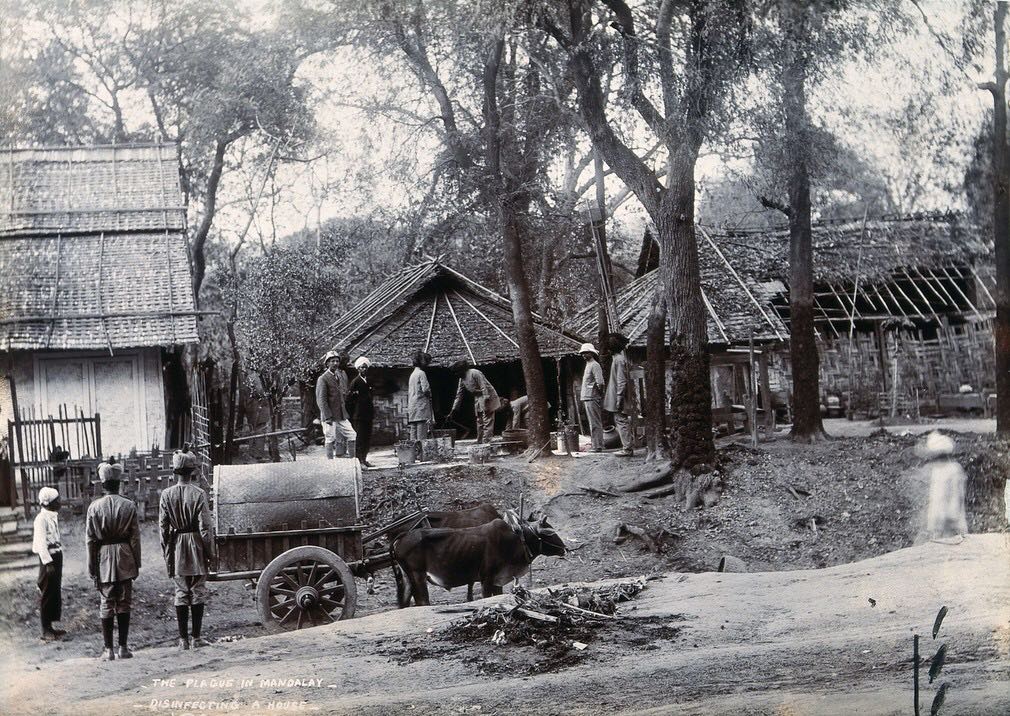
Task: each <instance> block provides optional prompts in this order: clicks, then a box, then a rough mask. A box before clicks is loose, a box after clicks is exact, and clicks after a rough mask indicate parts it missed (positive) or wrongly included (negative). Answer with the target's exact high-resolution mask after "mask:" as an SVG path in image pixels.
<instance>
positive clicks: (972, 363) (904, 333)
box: [820, 319, 995, 411]
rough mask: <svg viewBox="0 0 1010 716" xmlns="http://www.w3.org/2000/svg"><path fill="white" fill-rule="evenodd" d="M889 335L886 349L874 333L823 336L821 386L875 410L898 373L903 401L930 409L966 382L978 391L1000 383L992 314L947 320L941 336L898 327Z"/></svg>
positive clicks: (899, 396) (861, 407)
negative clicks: (965, 320) (973, 319)
mask: <svg viewBox="0 0 1010 716" xmlns="http://www.w3.org/2000/svg"><path fill="white" fill-rule="evenodd" d="M883 339H884V349H883V351H881V349H880V346H879V342H878V338H877V335H876V334H873V333H857V334H855V335H854V336H853V339H852V341H851V343H850V341H849V338H848V337H847V336H843V337H841V338H837V339H834V340H827V341H824V342H822V343H821V344H820V372H821V391H822V392H823V393H825V394H828V393H833V394H849V395H852V396H853V401H854V408H855V409H856V410H870V411H872V410H873V409H874V407H876V406H877V404H878V403H879V400H880V399H879V395H878V394H879V393H881V392H883V389H884V386H885V384H886V388H887V390H886V392H887V393H888V395H889V396H890V395H891V394H892V392H893V381H894V378H895V375H897V384H898V388H897V391H896V392H897V395H896V398H897V399H898V402H899V404H901V405H910V404H911V403H913V402H916V401H917V402H918V404H919V405H920V406H922V408H923V410H927V411H928V408H929V405H930V404H932V405H938V404H939V397H940V396H941V395H945V394H956V393H957V392H958V390H959V388H960V387H961V386H962V385H970V386H972V388H973V389H974V390H975V391H992V390H993V389H994V388H995V379H994V375H995V372H994V371H995V365H994V360H993V333H992V320H991V319H983V320H982V321H978V322H969V323H963V324H960V325H953V326H952V325H950V324H949V323H946V322H944V323H943V324H942V325H941V326H940V327H939V328H938V330H937V335H936V337H935V338H924V337H923V336H922V334H921V333H920V332H919V331H916V330H898V331H885V332H883ZM896 363H897V364H896ZM882 368H883V371H882ZM884 371H886V375H882V372H884ZM889 399H890V398H888V400H889Z"/></svg>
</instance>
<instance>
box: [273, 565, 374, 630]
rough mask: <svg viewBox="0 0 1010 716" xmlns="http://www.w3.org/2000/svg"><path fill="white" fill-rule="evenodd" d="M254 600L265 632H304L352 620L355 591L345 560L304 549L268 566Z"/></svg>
mask: <svg viewBox="0 0 1010 716" xmlns="http://www.w3.org/2000/svg"><path fill="white" fill-rule="evenodd" d="M256 601H257V602H258V603H259V611H260V617H261V619H262V621H263V626H265V627H266V628H267V629H270V630H273V631H278V630H283V629H305V628H308V627H312V626H318V625H320V624H329V623H331V622H335V621H337V620H339V619H350V618H351V617H353V616H354V608H355V606H356V605H357V601H358V591H357V588H356V587H355V586H354V576H353V575H352V574H351V570H350V569H348V567H347V564H346V563H345V562H344V560H342V559H341V558H340V557H339V556H338V555H336V554H334V553H333V552H331V551H330V550H328V549H323V548H322V547H313V546H305V547H295V548H294V549H290V550H288V551H287V552H285V553H284V554H282V555H280V556H279V557H277V558H276V559H274V561H272V562H271V563H270V564H268V565H267V567H266V569H264V570H263V573H262V574H260V578H259V584H258V585H257V586H256Z"/></svg>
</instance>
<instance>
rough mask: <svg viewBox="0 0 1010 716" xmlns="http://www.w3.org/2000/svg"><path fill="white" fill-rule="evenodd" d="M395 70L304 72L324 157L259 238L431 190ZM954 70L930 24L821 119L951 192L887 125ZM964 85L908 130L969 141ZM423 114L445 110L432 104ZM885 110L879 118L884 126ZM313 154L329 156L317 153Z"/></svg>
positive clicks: (737, 167)
mask: <svg viewBox="0 0 1010 716" xmlns="http://www.w3.org/2000/svg"><path fill="white" fill-rule="evenodd" d="M896 1H899V0H896ZM903 1H905V2H910V0H903ZM246 6H247V7H249V8H250V9H251V10H253V11H255V13H254V18H253V20H252V27H250V29H252V30H255V29H260V28H264V27H268V26H269V24H270V23H271V22H272V21H273V17H272V14H271V12H270V10H269V8H270V7H271V3H270V2H269V0H248V2H247V3H246ZM921 6H922V8H923V10H924V12H925V13H926V14H927V15H928V16H929V20H930V23H931V25H932V26H933V27H934V28H935V29H937V30H938V31H941V32H943V31H952V30H953V29H954V28H956V26H957V23H958V21H959V19H960V15H961V13H962V10H961V3H959V2H945V1H944V0H922V2H921ZM26 32H27V33H28V34H29V35H37V36H39V37H41V36H42V35H43V34H44V33H45V32H46V28H44V27H42V26H28V27H26ZM0 51H2V50H0ZM395 67H397V66H396V65H395V64H394V62H393V61H390V62H389V63H387V65H386V66H385V67H382V68H376V67H374V66H373V65H372V64H371V62H370V61H363V60H362V58H361V57H360V56H357V55H355V53H354V52H352V51H350V50H347V49H342V50H338V51H335V52H332V53H328V54H326V55H323V56H316V57H314V58H312V59H310V60H309V61H307V62H306V63H305V64H304V65H303V66H302V67H301V68H300V70H299V73H298V79H299V81H300V82H302V83H304V84H305V85H306V86H308V87H310V88H311V91H312V96H313V98H314V101H315V102H316V119H317V122H318V129H319V132H320V139H321V140H322V141H320V142H319V144H320V146H324V147H325V156H320V157H319V158H318V159H316V160H315V161H313V162H310V163H298V164H290V165H284V166H283V167H282V168H281V169H280V171H279V172H278V177H277V185H276V186H274V185H271V186H268V187H265V188H266V190H267V191H266V195H267V196H269V195H270V194H271V191H272V190H275V189H276V190H277V197H278V201H277V202H275V203H273V204H271V201H269V200H268V199H263V200H261V201H260V202H259V203H258V205H257V210H256V212H255V215H254V220H253V224H252V232H253V234H254V235H255V236H256V237H264V239H266V240H269V237H272V236H273V235H274V234H276V235H279V236H284V235H286V234H290V233H292V232H294V231H300V230H304V229H309V230H314V229H315V228H316V227H317V225H318V224H319V223H320V222H325V221H326V220H327V219H330V218H333V217H354V216H363V215H369V214H371V213H372V212H374V211H375V210H376V209H377V208H379V209H382V210H384V211H386V212H388V213H391V214H395V213H396V212H397V211H399V210H402V209H404V208H405V207H406V206H407V205H408V204H409V202H410V201H411V200H416V199H417V197H418V196H419V195H420V193H421V192H423V190H424V188H426V181H427V178H428V173H429V172H430V169H431V165H432V162H433V159H434V157H435V156H436V155H437V153H438V150H439V146H438V142H437V139H436V138H435V137H434V135H433V133H431V132H428V131H424V130H423V129H418V128H416V127H411V126H408V125H405V124H403V123H400V122H396V121H394V120H392V119H389V118H383V117H381V116H376V115H375V114H374V113H369V112H367V111H365V110H364V109H362V108H361V105H362V104H363V103H366V102H367V101H368V99H369V98H370V96H381V95H382V94H383V92H382V90H383V89H384V87H383V85H384V83H387V82H390V81H396V82H398V83H399V84H401V85H403V86H404V87H408V88H410V87H412V86H413V85H415V84H416V82H415V80H414V79H413V78H412V76H411V75H410V74H409V73H408V72H406V71H405V70H404V69H403V68H402V66H399V70H396V69H392V68H395ZM945 73H946V74H951V62H950V60H949V58H947V57H946V56H945V55H944V53H943V51H942V50H941V48H940V47H939V45H938V43H937V42H936V40H935V39H934V37H933V36H931V35H930V34H929V33H928V32H926V31H925V26H924V25H921V26H919V27H918V31H917V32H915V33H912V34H910V35H909V36H907V37H905V38H903V39H902V41H901V43H900V45H899V46H898V47H896V48H895V51H894V56H893V57H892V58H889V59H887V61H884V62H881V63H880V64H879V65H877V66H866V65H862V64H860V63H857V62H849V63H846V64H844V65H842V66H840V67H838V68H836V71H834V72H830V73H828V77H827V79H826V80H825V81H824V82H823V83H822V84H821V85H820V86H819V87H818V88H816V89H815V90H814V91H813V93H812V97H811V106H812V108H813V113H814V115H815V118H816V119H817V120H818V121H820V122H822V123H823V124H824V125H825V126H826V127H828V128H829V129H831V130H833V131H834V132H835V133H836V134H837V135H838V136H840V137H843V138H844V139H845V141H847V142H848V143H849V144H851V145H852V146H853V147H854V148H855V149H857V150H858V151H859V152H860V153H861V154H863V155H865V156H867V157H868V158H872V159H873V161H874V162H875V163H876V164H877V165H878V166H879V167H881V168H882V170H883V171H884V173H885V174H887V175H888V177H890V178H892V179H893V180H894V182H895V184H896V185H900V184H901V182H902V181H903V180H906V179H907V177H908V176H909V175H911V174H915V173H916V172H918V173H920V174H921V173H923V172H925V173H926V175H927V176H928V177H930V178H931V180H932V183H933V184H937V185H942V184H943V181H944V178H943V177H940V176H937V174H936V172H935V171H934V170H935V167H936V166H939V164H940V163H938V162H934V161H933V159H934V158H933V157H931V156H929V155H930V154H931V153H932V152H933V151H935V150H936V149H937V147H936V146H931V142H932V144H935V141H933V138H931V137H929V136H926V137H920V138H919V141H918V144H915V143H914V142H913V143H911V148H910V147H909V144H908V143H907V142H906V145H905V146H902V144H901V143H900V142H899V139H898V138H897V137H896V136H895V128H894V127H893V126H888V123H887V122H886V121H885V120H886V118H887V117H889V116H892V115H893V114H894V113H896V112H898V111H900V110H901V108H902V107H903V106H904V105H905V104H906V103H907V102H908V101H909V100H914V99H915V98H916V96H917V94H918V93H920V92H921V91H922V88H923V87H927V88H928V87H930V86H932V85H933V84H935V83H936V82H937V81H938V78H939V77H941V76H942V75H943V74H945ZM958 79H959V81H958V82H956V83H955V85H956V91H955V92H953V93H952V94H950V95H948V96H943V97H940V98H938V99H937V101H936V102H935V103H934V104H932V105H930V106H928V107H925V108H923V113H922V116H921V117H915V116H913V117H908V118H907V119H906V121H905V122H903V123H902V122H899V123H898V124H897V126H898V128H899V131H902V130H908V129H914V128H916V127H917V126H918V125H922V126H933V125H935V124H939V125H943V126H955V125H956V126H957V127H958V129H959V132H960V136H962V137H964V138H967V137H970V136H973V133H974V131H976V129H977V127H978V126H979V124H980V122H981V120H982V117H983V116H984V112H985V110H986V108H987V106H989V105H991V99H990V97H989V95H988V93H986V92H982V91H979V90H978V89H977V88H975V86H974V82H975V81H978V80H984V79H985V77H983V76H978V77H964V78H958ZM134 99H135V101H136V103H137V104H136V107H134V108H130V107H128V108H127V112H128V122H129V121H130V119H131V116H133V115H136V116H138V117H139V115H140V114H141V113H142V112H143V111H144V109H145V108H146V106H145V105H144V103H143V98H142V97H137V98H134ZM422 111H426V112H427V113H430V114H431V115H432V116H433V115H434V114H435V111H434V108H433V107H428V108H427V109H426V110H422ZM874 114H876V115H878V117H879V118H880V119H879V121H878V120H877V119H874V118H873V115H874ZM138 121H139V120H138ZM641 143H642V144H645V142H644V141H643V142H641ZM709 149H711V148H709ZM940 150H941V151H940V152H939V154H940V159H942V160H943V162H942V163H944V164H953V165H955V166H957V165H958V164H960V163H963V161H964V159H965V156H964V150H965V147H964V146H962V145H958V144H957V143H956V142H944V144H943V146H942V147H940ZM309 153H310V154H313V155H316V156H318V155H319V152H317V151H310V152H309ZM934 165H935V166H934ZM258 171H259V169H256V168H251V169H250V171H248V172H244V171H243V172H238V173H232V174H229V175H227V178H226V180H225V182H224V185H223V187H222V195H221V202H220V203H221V207H222V208H221V210H220V214H219V219H218V221H217V222H216V225H217V227H218V229H219V231H221V233H222V235H223V236H224V237H225V238H226V239H228V238H229V237H234V236H236V235H237V234H238V233H239V232H240V231H241V229H242V227H243V226H244V225H245V224H246V221H247V219H248V215H249V214H248V212H249V207H250V205H251V203H252V202H251V197H253V196H255V195H256V194H257V193H258V189H259V187H260V185H261V183H262V181H263V177H262V175H261V174H258V173H257V172H258ZM741 171H746V160H743V159H733V158H727V157H726V156H725V155H724V154H717V153H713V152H711V151H703V155H702V157H701V159H700V160H699V162H698V166H697V172H696V178H697V180H698V181H699V186H701V187H705V186H707V185H710V184H712V183H713V182H717V181H719V180H720V179H721V178H723V177H725V176H727V175H728V174H730V175H731V174H734V173H739V172H741ZM958 171H959V170H958ZM955 173H956V172H955ZM404 174H405V175H406V178H405V179H404V178H403V175H404ZM956 178H957V177H956V176H953V175H952V176H951V177H949V179H951V180H953V179H956ZM620 188H621V187H620V183H619V181H618V180H617V179H616V178H613V177H612V178H610V179H609V180H608V192H609V193H611V194H613V193H616V192H617V191H619V190H620ZM916 208H918V209H924V208H925V209H947V208H955V209H962V208H964V207H963V203H962V202H961V201H960V197H959V196H958V195H957V194H956V193H954V194H952V193H950V192H947V191H943V190H940V189H938V188H937V187H936V186H933V187H932V188H930V190H929V192H928V193H927V194H926V195H925V196H923V197H922V198H921V199H920V201H919V205H918V206H917V207H916ZM614 220H615V221H616V222H618V223H619V224H620V225H621V227H622V228H624V229H626V230H627V231H629V232H630V233H632V234H638V233H639V232H640V230H641V228H642V227H643V226H644V223H645V218H644V215H643V212H642V211H641V208H640V207H639V206H638V205H637V203H636V202H635V201H634V200H631V201H628V202H626V203H625V204H624V205H623V206H622V208H621V210H620V211H619V212H618V214H617V216H616V217H615V219H614Z"/></svg>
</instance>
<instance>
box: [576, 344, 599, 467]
mask: <svg viewBox="0 0 1010 716" xmlns="http://www.w3.org/2000/svg"><path fill="white" fill-rule="evenodd" d="M579 354H580V355H581V356H582V357H583V359H585V361H586V368H585V370H583V371H582V390H581V391H580V393H579V400H581V401H582V405H584V406H585V408H586V415H587V416H588V417H589V436H590V439H591V440H592V444H593V452H603V366H601V365H600V354H599V353H598V352H597V350H596V347H595V346H594V345H593V344H592V343H583V344H582V345H581V346H580V347H579Z"/></svg>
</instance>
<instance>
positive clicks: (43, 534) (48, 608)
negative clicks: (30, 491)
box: [32, 487, 66, 641]
mask: <svg viewBox="0 0 1010 716" xmlns="http://www.w3.org/2000/svg"><path fill="white" fill-rule="evenodd" d="M59 512H60V493H59V492H57V491H56V490H55V489H54V488H52V487H43V488H42V489H41V490H39V513H38V514H37V515H35V522H34V523H33V524H32V552H34V553H35V554H37V555H38V556H39V577H38V581H37V584H38V588H39V594H40V599H39V616H40V618H41V621H42V640H43V641H53V640H55V639H59V638H60V637H62V636H63V635H64V634H66V632H65V631H63V630H62V629H54V628H53V622H58V621H60V618H61V617H62V615H63V545H62V544H61V543H60V515H59Z"/></svg>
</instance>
